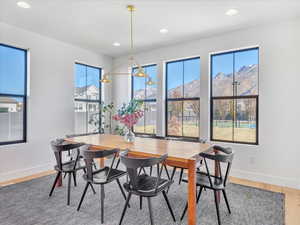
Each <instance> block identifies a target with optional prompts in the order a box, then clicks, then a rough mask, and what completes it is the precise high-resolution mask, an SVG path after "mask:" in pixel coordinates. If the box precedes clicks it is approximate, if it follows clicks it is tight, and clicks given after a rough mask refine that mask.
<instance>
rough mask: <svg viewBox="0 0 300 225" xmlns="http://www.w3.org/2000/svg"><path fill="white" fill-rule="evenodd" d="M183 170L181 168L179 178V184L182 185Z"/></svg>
mask: <svg viewBox="0 0 300 225" xmlns="http://www.w3.org/2000/svg"><path fill="white" fill-rule="evenodd" d="M183 170H184V169H183V168H181V171H180V177H179V182H178V184H179V185H180V184H181V180H182V176H183Z"/></svg>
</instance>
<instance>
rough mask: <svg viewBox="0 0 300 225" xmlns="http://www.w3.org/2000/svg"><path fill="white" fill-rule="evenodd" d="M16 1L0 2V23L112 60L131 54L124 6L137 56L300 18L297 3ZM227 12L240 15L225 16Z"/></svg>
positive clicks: (286, 0)
mask: <svg viewBox="0 0 300 225" xmlns="http://www.w3.org/2000/svg"><path fill="white" fill-rule="evenodd" d="M17 1H18V0H0V21H2V22H5V23H8V24H12V25H15V26H18V27H21V28H24V29H27V30H30V31H33V32H37V33H40V34H42V35H46V36H50V37H53V38H56V39H58V40H62V41H65V42H69V43H72V44H74V45H78V46H81V47H83V48H87V49H91V50H93V51H97V52H99V53H104V54H107V55H110V56H113V57H116V56H120V55H123V54H126V53H128V50H129V13H128V11H127V10H126V5H127V4H134V5H135V6H136V7H137V11H136V12H135V17H134V26H135V27H134V28H135V30H134V39H135V45H136V50H137V51H142V50H147V49H150V48H157V47H161V46H165V45H169V44H173V43H178V42H183V41H187V40H194V39H197V38H200V37H207V36H211V35H215V34H219V33H224V32H228V31H232V30H236V29H241V28H245V27H249V26H255V25H258V24H265V23H270V22H272V23H275V22H277V21H280V20H286V19H289V18H294V17H297V16H299V17H300V0H236V1H233V0H131V1H128V0H23V1H26V2H28V3H30V5H31V8H30V9H22V8H19V7H18V6H17V5H16V2H17ZM230 8H236V9H238V10H239V12H240V13H239V14H238V15H236V16H232V17H230V16H226V15H225V12H226V10H228V9H230ZM161 28H167V29H168V30H169V33H168V34H165V35H163V34H160V33H159V30H160V29H161ZM113 42H120V43H121V46H120V47H114V46H112V43H113Z"/></svg>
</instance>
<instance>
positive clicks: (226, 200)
mask: <svg viewBox="0 0 300 225" xmlns="http://www.w3.org/2000/svg"><path fill="white" fill-rule="evenodd" d="M222 192H223V196H224V199H225V202H226V206H227V209H228V212H229V214H231V210H230V206H229V203H228V199H227V195H226V191H225V190H222Z"/></svg>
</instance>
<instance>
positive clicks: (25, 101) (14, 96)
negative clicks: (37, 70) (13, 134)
mask: <svg viewBox="0 0 300 225" xmlns="http://www.w3.org/2000/svg"><path fill="white" fill-rule="evenodd" d="M0 46H3V47H7V48H12V49H16V50H20V51H23V52H24V53H25V54H24V55H25V57H24V67H25V68H24V71H25V74H24V93H23V94H22V95H19V94H8V93H0V97H12V98H22V99H23V138H22V139H21V140H14V141H3V142H1V141H0V145H10V144H20V143H26V142H27V75H28V71H27V69H28V65H27V63H28V50H27V49H23V48H18V47H14V46H11V45H6V44H2V43H0Z"/></svg>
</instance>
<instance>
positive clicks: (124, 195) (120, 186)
mask: <svg viewBox="0 0 300 225" xmlns="http://www.w3.org/2000/svg"><path fill="white" fill-rule="evenodd" d="M116 181H117V183H118V186H119V188H120V190H121V193H122V195H123V197H124V199H125V200H126V194H125V192H124V190H123V188H122V185H121V183H120V180H119V179H116ZM128 208H130V205H129V204H128Z"/></svg>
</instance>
